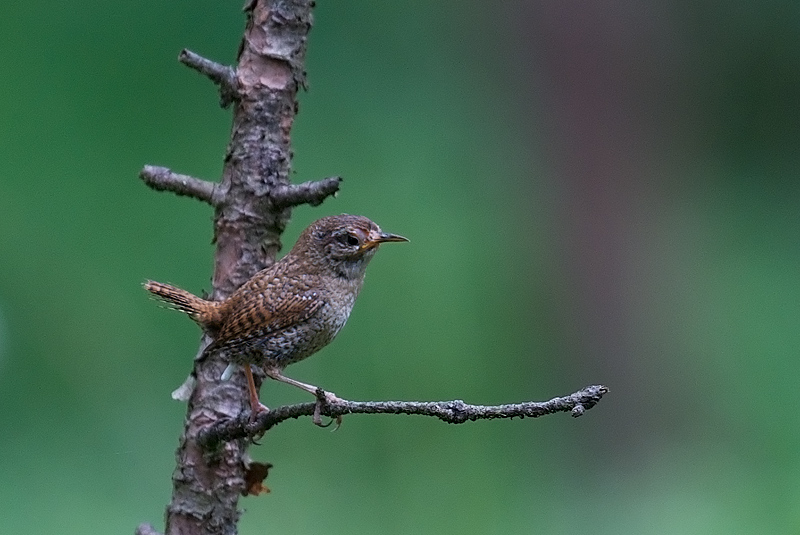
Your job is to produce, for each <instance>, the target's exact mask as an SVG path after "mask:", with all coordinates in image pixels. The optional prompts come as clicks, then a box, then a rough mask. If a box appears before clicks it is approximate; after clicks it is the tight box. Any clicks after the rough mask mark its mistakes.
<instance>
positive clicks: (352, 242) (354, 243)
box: [345, 234, 359, 247]
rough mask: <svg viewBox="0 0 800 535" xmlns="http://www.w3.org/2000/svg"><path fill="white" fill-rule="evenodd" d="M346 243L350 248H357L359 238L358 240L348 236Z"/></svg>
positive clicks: (350, 235)
mask: <svg viewBox="0 0 800 535" xmlns="http://www.w3.org/2000/svg"><path fill="white" fill-rule="evenodd" d="M345 241H347V245H349V246H350V247H355V246H357V245H358V243H359V242H358V238H356V237H355V236H353V235H352V234H348V235H347V237H346V238H345Z"/></svg>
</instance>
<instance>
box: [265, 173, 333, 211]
mask: <svg viewBox="0 0 800 535" xmlns="http://www.w3.org/2000/svg"><path fill="white" fill-rule="evenodd" d="M341 183H342V177H340V176H331V177H328V178H323V179H322V180H315V181H310V182H303V183H302V184H286V185H282V186H277V187H275V188H273V190H272V191H271V192H270V198H271V199H272V202H273V203H274V205H275V207H276V208H285V207H289V206H298V205H301V204H310V205H311V206H319V205H320V204H322V201H324V200H325V199H326V198H327V197H328V196H329V195H334V196H335V195H336V193H337V192H338V191H339V185H340V184H341Z"/></svg>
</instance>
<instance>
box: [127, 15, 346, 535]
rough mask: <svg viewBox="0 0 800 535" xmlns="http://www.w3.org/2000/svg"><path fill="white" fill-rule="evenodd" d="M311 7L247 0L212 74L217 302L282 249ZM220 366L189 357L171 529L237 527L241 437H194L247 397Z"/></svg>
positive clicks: (218, 532)
mask: <svg viewBox="0 0 800 535" xmlns="http://www.w3.org/2000/svg"><path fill="white" fill-rule="evenodd" d="M312 5H313V2H312V1H311V0H255V1H253V2H248V4H247V5H246V6H245V12H246V13H247V25H246V29H245V33H244V38H243V39H242V44H241V46H240V48H239V57H238V65H237V67H236V69H235V71H232V72H231V74H232V77H231V78H230V79H229V80H224V79H220V80H215V81H217V83H219V84H220V86H221V87H220V89H221V92H222V98H223V103H224V102H225V100H226V99H227V100H228V101H229V102H233V104H234V110H233V126H232V129H231V140H230V144H229V145H228V148H227V151H226V154H225V165H224V170H223V174H222V181H221V183H220V184H219V185H217V186H216V191H215V196H214V200H213V202H212V204H214V205H215V207H216V215H215V220H214V240H215V243H216V254H215V259H214V260H215V264H214V278H213V295H212V298H213V299H223V298H225V297H227V296H228V295H230V294H231V293H232V292H233V291H234V290H235V289H236V288H237V287H239V286H240V285H241V284H242V283H244V282H245V281H246V280H247V279H249V278H250V277H251V276H252V275H253V274H255V273H256V272H257V271H259V270H260V269H263V268H264V267H266V266H268V265H270V264H271V263H272V262H274V260H275V255H276V253H277V252H278V250H279V249H280V235H281V233H282V232H283V230H284V228H285V226H286V223H287V222H288V220H289V216H290V213H291V207H290V206H291V204H293V203H291V202H285V199H283V198H282V197H280V196H279V195H278V194H277V193H278V192H280V191H282V190H285V187H286V186H287V185H288V184H289V182H288V177H289V171H290V163H291V156H292V152H291V148H290V131H291V127H292V123H293V121H294V116H295V112H296V110H297V100H296V96H297V91H298V88H300V87H302V86H304V77H305V72H304V70H303V65H304V60H305V52H306V42H307V39H306V38H307V35H308V31H309V30H310V28H311V23H312V18H311V8H312ZM182 59H185V57H182ZM199 61H204V60H202V58H199ZM193 66H195V68H197V69H198V70H201V72H202V71H203V69H202V68H201V67H198V66H197V65H193ZM206 74H207V75H209V76H210V77H211V78H212V79H214V76H213V74H209V73H208V72H206ZM337 184H338V181H337ZM284 193H285V191H284ZM206 342H207V340H206ZM224 368H225V363H224V362H222V361H220V359H218V358H216V357H208V358H206V357H202V358H199V359H198V360H196V362H195V364H194V371H193V376H194V377H195V379H196V383H195V385H194V389H193V390H192V392H191V395H190V397H189V400H188V411H187V415H186V422H185V426H184V430H183V434H182V436H181V438H180V444H179V446H178V451H177V454H176V457H177V467H176V468H175V472H174V474H173V478H172V479H173V494H172V501H171V503H170V504H169V506H168V507H167V513H166V533H167V534H168V535H179V534H180V535H188V534H193V535H196V534H208V535H212V534H213V535H222V534H225V535H231V534H233V533H236V530H237V528H236V524H237V521H238V519H239V512H238V510H237V504H238V501H239V497H240V496H241V495H242V491H243V490H244V488H245V472H246V466H245V461H244V457H245V453H246V450H247V441H245V440H234V441H230V442H227V443H225V444H223V445H222V446H221V447H220V449H219V450H218V451H216V452H215V453H214V454H209V453H207V452H204V451H203V450H202V448H201V447H200V446H199V445H198V443H197V440H196V438H197V436H198V433H199V432H200V431H201V430H202V429H204V428H205V427H207V426H208V425H210V424H212V423H214V422H217V421H219V420H220V419H224V418H233V417H235V416H237V415H238V414H239V413H240V412H241V411H242V409H243V407H244V406H245V404H246V400H247V396H246V395H245V392H246V387H245V383H244V380H243V378H242V377H241V374H238V375H237V376H235V377H234V378H233V380H231V381H226V382H223V381H220V375H221V374H222V371H223V369H224ZM141 529H142V528H140V531H141Z"/></svg>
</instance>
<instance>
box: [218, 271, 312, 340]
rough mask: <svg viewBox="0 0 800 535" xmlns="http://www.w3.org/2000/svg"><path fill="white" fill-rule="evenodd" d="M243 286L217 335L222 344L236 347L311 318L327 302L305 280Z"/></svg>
mask: <svg viewBox="0 0 800 535" xmlns="http://www.w3.org/2000/svg"><path fill="white" fill-rule="evenodd" d="M243 290H244V291H242V293H241V294H240V297H241V299H240V300H239V302H238V305H237V307H236V308H235V309H234V310H233V311H232V312H231V315H230V316H229V317H228V318H227V320H226V321H225V324H224V325H223V326H222V329H221V330H220V332H219V335H218V336H217V337H216V340H215V344H214V345H215V346H216V347H218V348H224V349H234V348H235V347H237V346H242V345H245V344H247V343H248V342H249V341H251V340H256V339H260V338H266V337H269V336H271V335H274V334H275V333H278V332H280V331H282V330H284V329H288V328H289V327H292V326H294V325H297V324H299V323H302V322H304V321H306V320H308V319H309V318H311V316H313V315H314V314H315V313H316V312H317V311H318V310H319V309H320V308H321V307H322V306H323V305H324V304H325V301H324V300H323V299H322V298H321V297H320V296H319V294H318V292H316V291H315V290H312V289H310V288H309V287H308V286H307V285H305V284H304V281H302V280H289V281H287V280H285V279H284V280H283V281H282V283H281V285H280V286H277V285H272V284H271V283H268V284H264V285H253V286H252V287H248V288H243ZM237 293H239V292H237Z"/></svg>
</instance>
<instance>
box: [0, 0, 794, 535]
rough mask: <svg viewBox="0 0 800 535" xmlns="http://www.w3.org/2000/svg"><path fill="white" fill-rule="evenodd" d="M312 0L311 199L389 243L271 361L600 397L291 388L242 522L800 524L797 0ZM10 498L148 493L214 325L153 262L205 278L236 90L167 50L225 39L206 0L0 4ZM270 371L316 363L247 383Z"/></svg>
mask: <svg viewBox="0 0 800 535" xmlns="http://www.w3.org/2000/svg"><path fill="white" fill-rule="evenodd" d="M768 4H769V5H768V6H767V4H764V6H763V7H760V8H759V7H752V6H750V5H749V4H748V3H745V2H733V3H726V4H725V5H724V6H723V5H721V4H720V5H717V3H713V2H708V1H707V2H700V3H684V2H678V1H672V2H666V3H656V2H646V3H644V4H637V6H638V7H635V6H633V5H630V6H623V5H615V6H613V7H610V6H606V7H607V9H601V8H600V7H598V6H593V5H586V6H561V5H555V4H554V5H551V3H549V2H541V3H540V2H530V3H524V2H507V1H504V2H497V3H488V4H487V3H480V2H473V1H470V2H463V3H462V2H459V3H456V2H441V3H435V2H395V3H388V2H371V3H370V2H353V1H341V2H339V1H337V2H319V5H318V6H317V8H316V12H315V13H316V24H315V27H314V29H313V31H312V33H311V37H310V41H309V52H308V61H307V70H308V72H309V79H310V86H311V89H310V91H309V92H307V93H304V94H303V95H302V96H301V103H300V114H299V116H298V118H297V120H296V123H295V126H294V130H293V133H294V150H295V155H296V156H295V159H294V163H293V167H294V172H295V175H294V178H295V180H296V181H305V180H312V179H316V178H321V177H324V176H330V175H334V174H338V175H342V176H343V177H344V178H345V181H344V183H343V189H342V191H341V193H340V195H339V196H338V197H337V198H336V199H329V200H327V201H326V202H325V203H324V204H323V205H322V206H321V207H319V208H311V207H300V208H298V209H297V210H295V212H294V215H293V219H292V223H291V224H290V227H289V229H288V230H287V232H286V235H285V236H284V244H285V246H286V247H289V246H290V245H291V243H293V241H294V239H295V237H296V236H297V234H299V232H300V231H301V230H302V229H303V228H304V227H305V226H306V225H307V224H308V223H309V222H311V221H312V220H314V219H315V218H317V217H320V216H323V215H328V214H335V213H358V214H363V215H367V216H369V217H371V218H373V219H374V220H375V221H377V222H378V223H379V224H380V225H381V226H382V227H383V228H384V229H386V230H388V231H391V232H396V233H399V234H403V235H405V236H408V237H409V238H410V239H411V243H409V244H400V245H391V246H386V247H384V248H383V249H382V250H381V252H380V254H379V255H378V256H377V257H376V259H375V260H374V261H373V264H372V265H371V267H370V271H369V275H368V277H367V282H366V285H365V289H364V292H363V294H362V296H361V297H360V298H359V302H358V304H357V306H356V308H355V310H354V313H353V315H352V316H351V319H350V322H349V323H348V325H347V327H346V328H345V329H344V330H343V332H342V333H341V335H340V336H339V338H338V339H337V340H336V342H335V343H334V344H332V345H331V346H330V347H328V348H326V349H325V350H324V351H323V352H321V353H320V354H318V355H317V356H315V357H313V358H311V359H309V360H308V361H305V362H302V363H299V364H297V365H295V366H293V367H292V368H291V369H290V370H289V375H291V376H293V377H296V378H298V379H300V380H303V381H308V382H311V383H314V384H320V385H322V386H324V387H326V388H328V389H330V390H332V391H334V392H336V393H337V394H339V395H341V396H343V397H346V398H350V399H359V400H362V399H363V400H366V399H430V400H438V399H453V398H460V399H464V400H465V401H467V402H471V403H485V404H495V403H504V402H513V401H522V400H545V399H549V398H550V397H553V396H557V395H563V394H568V393H571V392H572V391H574V390H577V389H579V388H581V387H583V386H585V385H587V384H591V383H603V384H606V385H608V386H609V387H610V388H611V393H610V394H609V395H608V396H607V398H606V399H604V400H603V402H602V403H601V404H600V405H599V406H598V407H596V408H595V409H593V410H592V411H590V412H588V413H587V414H586V415H585V416H584V417H582V418H580V419H578V420H573V419H572V418H569V417H567V416H566V415H555V416H549V417H546V418H543V419H541V420H538V421H533V420H522V421H519V420H515V421H496V422H478V423H474V424H467V425H463V426H448V425H444V424H442V423H440V422H438V421H433V420H429V419H422V418H405V417H389V416H372V417H368V416H351V417H348V418H345V421H344V425H343V426H342V428H341V429H340V430H339V431H337V432H336V433H329V432H325V431H321V430H319V429H317V428H315V427H313V426H312V425H311V423H310V422H309V421H308V420H300V421H293V422H288V423H285V424H283V425H281V426H280V427H278V428H277V429H275V430H274V432H272V433H270V434H269V436H268V437H267V438H266V439H265V441H264V443H263V445H262V446H260V447H255V448H254V449H253V456H254V457H255V458H256V459H258V460H263V461H268V462H271V463H273V464H274V465H275V468H274V469H273V471H272V472H271V474H270V477H269V479H268V481H267V484H268V486H269V487H271V488H272V489H273V491H272V493H271V494H269V495H267V496H261V497H258V498H246V499H244V500H243V501H242V508H243V509H245V510H246V513H245V514H244V516H243V518H242V521H241V524H240V528H241V533H245V534H246V533H262V532H270V533H314V532H320V531H323V530H324V531H325V532H328V533H348V534H351V533H365V534H366V533H376V532H381V533H386V534H395V533H396V534H400V533H497V534H508V533H532V532H535V533H575V532H579V531H588V530H591V531H592V532H594V533H608V534H619V533H637V534H638V533H652V534H661V533H675V534H686V533H703V534H707V533H726V534H727V533H737V532H738V533H758V532H760V533H793V532H797V530H798V529H800V507H798V505H797V504H798V503H800V483H798V481H800V478H798V477H797V474H798V473H800V456H798V453H797V451H798V449H799V446H800V432H798V431H797V430H796V429H797V426H796V425H795V424H794V421H793V419H794V416H795V414H796V413H797V409H798V403H799V402H798V398H797V396H795V395H794V393H795V386H794V383H795V381H796V377H797V376H798V374H799V373H800V359H798V358H797V354H796V353H797V350H798V348H800V330H798V329H797V323H798V320H800V305H798V303H800V283H798V282H797V281H798V278H797V274H798V269H799V268H800V245H799V244H800V240H798V238H800V236H798V234H799V233H800V230H798V229H800V210H798V206H800V182H798V171H797V169H798V167H797V164H798V161H797V160H798V157H797V154H799V153H798V151H797V150H796V147H797V146H798V142H800V128H799V127H798V125H799V124H800V120H799V119H800V117H798V115H800V113H798V111H797V110H798V109H800V107H798V106H797V103H798V101H800V98H798V97H800V74H798V73H800V45H799V44H798V43H800V39H798V37H800V35H799V32H800V30H798V28H800V24H798V23H800V21H798V18H800V12H798V10H797V9H796V7H795V6H794V4H792V3H791V2H783V3H782V2H769V3H768ZM0 12H2V14H3V16H2V17H0V34H2V35H4V38H5V44H4V46H3V47H0V64H2V65H3V67H4V69H3V71H4V73H5V74H4V76H2V77H0V125H1V126H0V156H2V161H3V166H2V169H3V171H2V178H0V251H1V252H0V409H1V410H0V428H2V429H3V430H4V433H3V438H2V439H0V482H2V483H3V484H2V485H0V531H2V532H4V533H42V534H47V533H86V534H94V533H97V534H101V533H103V534H105V533H111V532H116V533H132V532H133V529H134V527H135V526H136V525H137V524H138V523H139V522H142V521H149V522H153V523H154V524H156V525H157V526H159V527H161V526H160V524H159V523H160V521H161V519H162V517H163V510H164V506H165V505H166V503H167V502H168V500H169V496H170V490H171V481H170V476H171V473H172V469H173V468H174V450H175V447H176V445H177V438H178V436H179V433H180V429H181V425H182V420H183V415H184V410H185V407H184V405H182V404H180V403H176V402H174V401H172V400H171V399H170V397H169V394H170V392H171V391H172V390H173V389H174V388H175V387H177V386H178V385H179V384H180V383H181V382H182V381H183V379H184V378H185V376H186V374H187V373H188V371H189V370H190V367H191V358H192V356H193V354H194V351H195V349H196V346H197V342H198V339H199V336H198V334H199V333H198V329H197V328H196V326H194V325H193V324H192V323H191V322H190V321H188V320H187V319H186V318H184V317H181V316H180V315H179V314H177V313H173V312H170V311H166V310H162V309H159V308H158V307H157V306H156V305H155V304H154V303H153V302H152V301H150V300H149V299H147V296H146V295H145V294H144V292H143V291H142V289H141V287H140V283H141V282H142V281H143V280H144V279H146V278H152V279H156V280H162V281H165V282H171V283H174V284H177V285H179V286H181V287H184V288H187V289H189V290H191V291H194V292H198V293H199V292H201V291H202V290H204V289H208V288H209V280H210V275H211V255H212V252H213V249H212V245H211V243H210V240H211V228H212V227H211V217H212V213H211V210H210V209H209V208H208V207H206V206H203V205H201V204H200V203H197V202H194V201H191V200H187V199H179V198H176V197H174V196H171V195H169V194H164V193H155V192H152V191H150V190H148V189H147V188H146V187H145V186H144V185H143V184H142V183H141V182H140V181H139V180H138V178H137V174H138V171H139V170H140V169H141V167H142V166H143V165H144V164H155V165H165V166H169V167H171V168H173V169H175V170H176V171H178V172H182V173H187V174H191V175H195V176H198V177H202V178H208V179H215V177H218V176H219V173H220V170H221V160H222V156H223V154H224V149H225V145H226V143H227V140H228V131H229V126H230V115H229V112H228V111H224V110H220V109H219V108H218V106H217V105H216V103H217V98H216V95H215V92H214V88H213V86H212V85H211V84H210V83H209V82H208V81H207V80H205V79H203V78H202V77H200V76H199V75H197V74H196V73H194V72H192V71H190V70H188V69H186V68H184V67H182V66H181V65H179V64H178V63H177V61H176V57H177V54H178V52H179V51H180V50H181V48H184V47H187V48H190V49H192V50H194V51H196V52H198V53H200V54H202V55H205V56H207V57H209V58H212V59H215V60H218V61H221V62H233V61H234V54H235V51H236V48H237V46H238V41H239V39H240V37H241V31H242V23H243V20H242V15H241V13H240V11H239V10H238V5H235V4H232V3H226V2H209V1H199V2H188V1H179V2H168V3H164V2H153V1H145V2H138V3H127V4H126V3H108V2H98V1H87V2H80V3H77V4H76V3H64V2H61V3H58V2H44V3H41V2H40V3H38V4H30V3H23V2H9V3H6V4H5V5H4V7H3V8H0ZM261 399H262V401H263V402H264V403H265V404H266V405H268V406H269V405H277V404H280V403H287V402H295V401H300V400H305V399H307V396H305V395H304V393H302V392H300V391H295V390H294V389H291V388H289V387H286V386H285V385H278V384H269V383H268V384H266V385H265V386H264V388H263V389H262V393H261Z"/></svg>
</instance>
